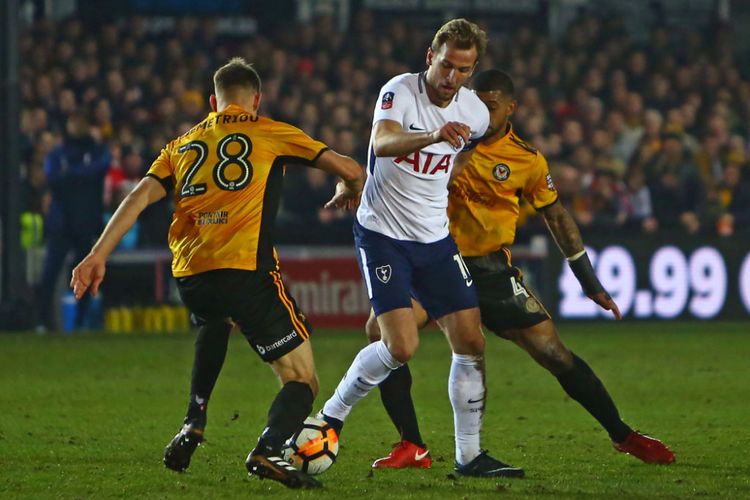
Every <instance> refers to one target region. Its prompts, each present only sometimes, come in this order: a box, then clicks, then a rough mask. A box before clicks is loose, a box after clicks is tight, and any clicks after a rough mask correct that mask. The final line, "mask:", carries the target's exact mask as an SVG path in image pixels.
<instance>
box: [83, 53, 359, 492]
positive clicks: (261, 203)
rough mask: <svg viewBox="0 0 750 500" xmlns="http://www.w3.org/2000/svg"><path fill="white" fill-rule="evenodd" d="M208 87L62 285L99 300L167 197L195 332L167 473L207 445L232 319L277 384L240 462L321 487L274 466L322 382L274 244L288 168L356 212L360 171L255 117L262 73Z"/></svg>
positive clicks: (236, 62) (245, 71)
mask: <svg viewBox="0 0 750 500" xmlns="http://www.w3.org/2000/svg"><path fill="white" fill-rule="evenodd" d="M214 90H215V95H212V96H211V98H210V102H211V109H212V110H213V112H212V113H210V114H209V115H208V116H207V117H206V118H205V119H204V120H202V121H201V122H200V123H198V124H196V125H195V126H194V127H193V128H191V129H190V130H189V131H188V132H186V133H185V134H183V135H182V136H180V137H178V138H176V139H175V140H173V141H172V142H170V143H169V144H168V145H167V146H165V148H164V149H163V150H162V151H161V154H160V155H159V157H158V158H157V159H156V160H155V161H154V163H153V164H152V165H151V168H150V169H149V171H148V174H147V176H146V177H145V178H144V179H143V180H142V181H141V182H140V183H139V184H138V185H137V186H136V187H135V188H134V189H133V191H132V192H131V193H130V194H129V195H128V196H127V198H125V200H124V201H123V202H122V204H121V205H120V206H119V207H118V209H117V211H116V212H115V214H114V216H113V217H112V219H111V220H110V221H109V223H108V224H107V227H106V228H105V229H104V232H103V233H102V235H101V237H100V238H99V241H97V243H96V244H95V245H94V247H93V248H92V249H91V252H90V253H89V255H88V256H87V257H86V258H85V259H83V260H82V261H81V263H80V264H78V266H77V267H76V268H75V269H74V270H73V278H72V280H71V283H70V285H71V287H73V289H74V293H75V296H76V298H79V299H80V298H81V297H82V296H83V295H84V294H85V293H86V291H87V290H90V291H91V293H92V294H94V295H95V294H96V293H97V291H98V289H99V285H100V284H101V282H102V280H103V279H104V271H105V263H106V261H107V257H108V256H109V254H110V253H111V252H112V250H114V248H115V247H116V246H117V243H118V242H119V241H120V239H121V238H122V236H123V235H124V234H125V233H126V232H127V231H128V229H130V227H131V226H132V225H133V223H134V222H135V221H136V219H137V218H138V215H139V214H140V213H141V212H142V211H143V210H144V209H145V208H146V207H147V206H148V205H149V204H151V203H154V202H156V201H158V200H160V199H161V198H164V196H166V195H167V192H168V191H172V190H173V197H174V202H175V213H174V216H173V218H172V225H171V227H170V228H169V248H170V250H171V251H172V254H173V255H174V258H173V259H172V274H173V275H174V277H175V279H176V280H177V288H178V289H179V292H180V296H181V298H182V301H183V302H184V303H185V305H186V306H187V308H188V309H189V310H190V312H191V313H192V315H193V317H194V318H196V319H197V321H196V322H197V323H198V324H199V325H200V330H199V331H198V336H197V338H196V341H195V360H194V362H193V372H192V380H191V385H190V401H189V403H188V409H187V415H186V416H185V420H184V421H183V425H182V427H181V428H180V431H179V432H178V433H177V435H176V436H175V437H174V438H173V439H172V441H171V442H170V443H169V445H167V448H166V450H165V452H164V465H165V466H167V467H168V468H170V469H172V470H175V471H180V472H181V471H184V470H185V469H187V467H188V465H189V464H190V458H191V456H192V455H193V452H194V451H195V449H196V447H197V446H198V445H199V444H200V443H201V441H203V433H204V430H205V428H206V422H207V413H206V409H207V405H208V401H209V399H210V397H211V392H212V391H213V388H214V384H215V383H216V380H217V378H218V376H219V373H220V371H221V368H222V365H223V364H224V358H225V356H226V353H227V343H228V340H229V332H230V331H231V329H232V324H233V323H234V324H236V325H237V326H238V327H239V328H240V330H241V331H242V334H243V335H244V336H245V338H246V339H247V341H248V343H249V344H250V346H251V347H252V348H253V349H254V350H255V352H256V353H257V354H258V355H259V356H260V358H261V359H262V360H263V361H265V362H266V363H268V364H269V365H270V366H271V369H272V370H273V371H274V373H275V374H276V376H277V377H278V378H279V380H280V381H281V383H282V388H281V390H280V391H279V393H278V394H277V396H276V398H275V399H274V401H273V403H272V404H271V407H270V409H269V412H268V421H267V424H266V427H265V429H264V431H263V433H262V435H261V436H260V439H259V440H258V444H257V445H256V446H255V448H254V449H253V450H252V451H251V452H250V455H249V456H248V457H247V460H246V462H245V465H246V467H247V470H248V472H249V473H250V474H255V475H257V476H260V477H264V478H268V479H272V480H275V481H279V482H281V483H283V484H284V485H286V486H288V487H291V488H311V487H317V486H320V483H319V482H318V481H316V480H315V479H314V478H312V477H310V476H308V475H307V474H305V473H303V472H300V471H297V470H295V469H294V468H293V467H292V466H291V465H290V464H289V463H288V462H286V461H285V460H283V459H282V458H281V446H282V444H283V443H284V441H286V439H287V438H289V437H290V436H291V435H292V434H293V433H294V432H295V431H296V430H297V429H299V428H300V427H301V426H302V422H303V421H304V420H305V418H306V417H307V416H308V415H309V414H310V411H311V409H312V403H313V399H314V398H315V395H316V393H317V392H318V379H317V375H316V373H315V364H314V362H313V354H312V348H311V347H310V342H309V336H310V333H311V329H310V325H309V324H308V323H307V321H306V319H305V317H304V316H303V315H302V313H301V312H300V311H299V309H298V308H297V304H296V303H295V301H294V299H293V298H292V297H291V296H290V295H289V293H288V291H287V290H286V287H285V286H284V282H283V280H282V279H281V274H280V271H279V263H278V258H277V255H276V250H275V248H274V245H273V241H272V239H271V238H272V233H273V226H274V219H275V217H276V211H277V209H278V205H279V199H280V196H281V187H282V180H283V177H284V169H285V165H286V164H287V163H296V164H301V165H306V166H309V167H314V168H319V169H321V170H325V171H326V172H330V173H333V174H336V175H338V176H339V177H340V178H341V180H340V181H339V182H338V184H337V185H336V192H335V194H334V196H333V198H332V199H331V201H329V202H328V203H327V204H326V206H327V207H333V208H343V207H348V208H353V207H354V206H355V205H356V204H357V202H358V200H359V195H360V193H361V191H362V186H363V184H364V171H363V169H362V168H361V167H360V165H359V164H357V162H356V161H354V160H352V159H351V158H349V157H346V156H342V155H339V154H338V153H336V152H334V151H332V150H330V149H328V147H326V145H325V144H323V143H321V142H319V141H316V140H313V139H312V138H310V137H309V136H307V135H306V134H305V133H303V132H302V131H301V130H299V129H297V128H295V127H293V126H291V125H288V124H286V123H283V122H278V121H274V120H271V119H269V118H266V117H263V116H260V115H258V107H259V105H260V100H261V82H260V77H259V76H258V74H257V72H256V71H255V69H254V68H253V67H252V65H250V64H248V63H247V62H245V61H244V60H243V59H241V58H234V59H232V60H230V61H229V62H228V63H227V64H226V65H224V66H222V67H221V68H219V69H218V70H217V71H216V73H215V74H214Z"/></svg>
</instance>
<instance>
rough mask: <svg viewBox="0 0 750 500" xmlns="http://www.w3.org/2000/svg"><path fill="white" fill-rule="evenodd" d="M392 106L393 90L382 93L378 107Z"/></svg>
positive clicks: (388, 107)
mask: <svg viewBox="0 0 750 500" xmlns="http://www.w3.org/2000/svg"><path fill="white" fill-rule="evenodd" d="M392 107H393V92H386V93H385V94H383V100H382V101H380V109H391V108H392Z"/></svg>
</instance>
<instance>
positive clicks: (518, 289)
mask: <svg viewBox="0 0 750 500" xmlns="http://www.w3.org/2000/svg"><path fill="white" fill-rule="evenodd" d="M510 284H511V285H512V286H513V295H516V296H518V295H525V296H526V298H528V297H529V292H527V291H526V289H525V288H524V287H523V285H522V284H520V283H519V282H518V281H516V278H515V276H511V277H510Z"/></svg>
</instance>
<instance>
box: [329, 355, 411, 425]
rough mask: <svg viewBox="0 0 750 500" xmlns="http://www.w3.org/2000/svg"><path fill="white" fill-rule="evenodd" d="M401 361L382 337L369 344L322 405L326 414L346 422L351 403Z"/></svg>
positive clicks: (361, 396)
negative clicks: (394, 355)
mask: <svg viewBox="0 0 750 500" xmlns="http://www.w3.org/2000/svg"><path fill="white" fill-rule="evenodd" d="M401 365H402V363H401V362H400V361H398V360H397V359H396V358H394V357H393V355H392V354H391V352H390V351H389V350H388V347H386V345H385V344H384V343H383V341H382V340H379V341H377V342H373V343H372V344H370V345H368V346H367V347H365V348H364V349H362V350H361V351H359V353H358V354H357V357H355V358H354V361H353V362H352V364H351V366H350V367H349V370H347V372H346V374H345V375H344V378H342V379H341V382H339V385H338V387H336V391H335V392H334V394H333V396H331V398H330V399H329V400H328V401H326V404H325V405H324V406H323V415H324V416H325V417H330V418H334V419H336V420H339V421H340V422H343V421H344V419H346V417H347V415H349V412H350V411H351V409H352V407H353V406H354V405H355V404H356V403H357V402H358V401H359V400H360V399H362V398H364V397H365V396H367V394H369V393H370V391H371V390H372V389H373V388H374V387H375V386H376V385H378V384H380V383H381V382H382V381H383V380H385V379H386V377H388V375H389V374H390V373H391V371H392V370H395V369H396V368H398V367H399V366H401Z"/></svg>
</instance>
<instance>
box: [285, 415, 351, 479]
mask: <svg viewBox="0 0 750 500" xmlns="http://www.w3.org/2000/svg"><path fill="white" fill-rule="evenodd" d="M338 452H339V437H338V435H337V434H336V431H334V430H333V428H332V427H331V426H330V425H328V424H327V423H326V422H325V421H324V420H320V419H317V418H313V417H307V418H306V419H305V423H304V424H303V425H302V428H301V429H300V430H299V431H297V432H295V433H294V435H293V436H292V437H291V438H289V440H288V441H287V442H286V444H285V445H284V448H283V449H282V455H283V458H284V459H285V460H286V461H288V462H289V463H290V464H292V465H293V466H294V467H295V468H296V469H298V470H301V471H302V472H305V473H307V474H310V475H313V476H314V475H317V474H322V473H323V472H325V471H327V470H328V468H329V467H330V466H331V465H333V462H335V461H336V455H337V454H338Z"/></svg>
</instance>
